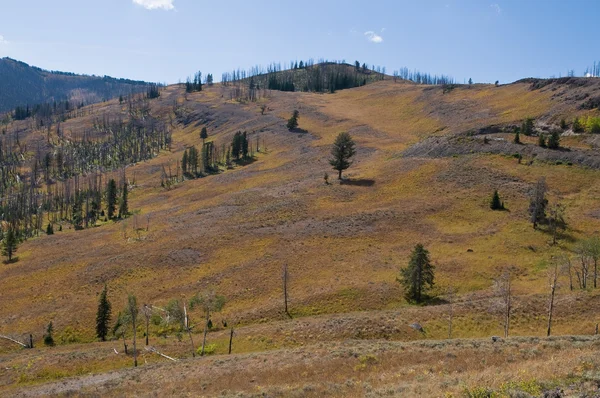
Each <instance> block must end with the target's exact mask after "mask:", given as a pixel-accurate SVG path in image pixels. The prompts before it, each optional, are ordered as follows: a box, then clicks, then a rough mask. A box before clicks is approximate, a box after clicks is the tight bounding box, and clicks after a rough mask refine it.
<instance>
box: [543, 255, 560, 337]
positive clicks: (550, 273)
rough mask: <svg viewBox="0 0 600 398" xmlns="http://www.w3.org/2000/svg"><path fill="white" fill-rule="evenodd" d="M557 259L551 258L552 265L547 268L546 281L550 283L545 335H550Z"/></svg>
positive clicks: (558, 262) (558, 261)
mask: <svg viewBox="0 0 600 398" xmlns="http://www.w3.org/2000/svg"><path fill="white" fill-rule="evenodd" d="M559 264H560V260H559V259H553V261H552V267H551V268H550V269H549V270H548V282H549V285H550V298H549V300H548V331H547V333H546V336H550V332H551V328H552V315H553V312H554V297H555V294H556V287H557V282H558V272H559Z"/></svg>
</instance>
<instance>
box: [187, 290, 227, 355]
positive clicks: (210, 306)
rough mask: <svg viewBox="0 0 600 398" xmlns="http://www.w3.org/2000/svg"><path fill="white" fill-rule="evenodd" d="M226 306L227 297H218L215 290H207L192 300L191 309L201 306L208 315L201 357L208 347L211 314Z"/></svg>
mask: <svg viewBox="0 0 600 398" xmlns="http://www.w3.org/2000/svg"><path fill="white" fill-rule="evenodd" d="M224 305H225V297H223V296H219V295H217V294H216V293H215V292H214V290H207V291H205V292H202V293H201V294H199V295H196V296H194V297H193V298H192V299H191V300H190V308H194V307H196V306H200V307H201V308H202V309H203V310H204V314H205V315H206V318H205V319H206V323H205V324H204V336H203V337H202V350H201V351H200V355H204V348H205V347H206V334H207V333H208V329H209V324H210V313H211V312H219V311H221V310H222V309H223V306H224Z"/></svg>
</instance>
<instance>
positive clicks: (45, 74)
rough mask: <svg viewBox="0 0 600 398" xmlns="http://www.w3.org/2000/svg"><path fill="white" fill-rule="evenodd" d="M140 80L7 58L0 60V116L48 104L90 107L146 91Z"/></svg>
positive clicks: (143, 83) (144, 84)
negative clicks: (67, 70) (51, 68)
mask: <svg viewBox="0 0 600 398" xmlns="http://www.w3.org/2000/svg"><path fill="white" fill-rule="evenodd" d="M146 86H147V83H146V82H142V81H135V80H128V79H116V78H113V77H109V76H104V77H99V76H84V75H76V74H74V73H65V72H55V71H52V72H51V71H46V70H43V69H40V68H37V67H34V66H30V65H28V64H26V63H24V62H19V61H16V60H14V59H11V58H2V59H0V113H2V112H7V111H12V110H14V108H16V107H17V106H27V105H35V104H41V103H44V102H52V101H64V100H69V101H74V102H75V103H76V104H78V105H79V104H81V103H82V102H83V103H85V104H91V103H95V102H100V101H102V100H105V99H110V98H114V97H118V96H119V95H126V94H131V93H132V92H133V93H139V92H141V91H145V90H146Z"/></svg>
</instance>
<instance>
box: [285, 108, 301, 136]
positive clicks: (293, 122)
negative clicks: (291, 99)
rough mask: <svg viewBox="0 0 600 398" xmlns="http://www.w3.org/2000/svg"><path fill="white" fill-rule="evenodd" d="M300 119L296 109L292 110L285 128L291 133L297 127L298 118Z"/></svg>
mask: <svg viewBox="0 0 600 398" xmlns="http://www.w3.org/2000/svg"><path fill="white" fill-rule="evenodd" d="M299 117H300V112H298V110H297V109H295V110H294V113H293V114H292V117H291V118H289V119H288V122H287V128H288V130H290V131H292V130H293V129H295V128H296V127H298V118H299Z"/></svg>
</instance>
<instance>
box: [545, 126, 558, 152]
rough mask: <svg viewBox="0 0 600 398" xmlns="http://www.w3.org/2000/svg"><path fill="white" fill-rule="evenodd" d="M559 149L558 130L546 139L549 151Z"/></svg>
mask: <svg viewBox="0 0 600 398" xmlns="http://www.w3.org/2000/svg"><path fill="white" fill-rule="evenodd" d="M559 147H560V132H559V131H558V130H554V131H553V132H552V134H551V135H550V138H548V148H550V149H558V148H559Z"/></svg>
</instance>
